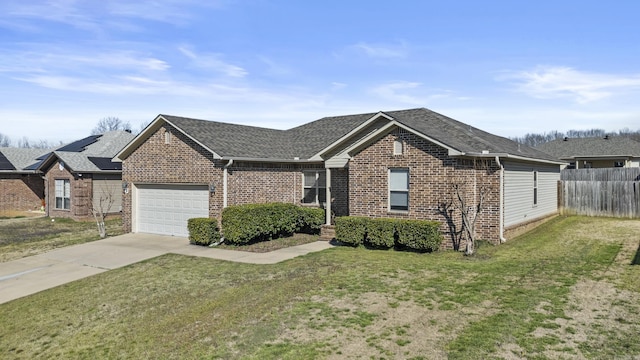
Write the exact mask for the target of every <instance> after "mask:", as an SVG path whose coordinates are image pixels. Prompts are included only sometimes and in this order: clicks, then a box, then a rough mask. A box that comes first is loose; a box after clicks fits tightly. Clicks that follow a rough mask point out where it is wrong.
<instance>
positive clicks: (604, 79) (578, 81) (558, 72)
mask: <svg viewBox="0 0 640 360" xmlns="http://www.w3.org/2000/svg"><path fill="white" fill-rule="evenodd" d="M501 79H503V80H515V81H516V83H517V85H518V90H519V91H521V92H524V93H525V94H528V95H529V96H532V97H535V98H541V99H552V98H570V99H573V101H575V102H577V103H580V104H585V103H591V102H596V101H598V100H602V99H605V98H609V97H612V96H616V95H619V94H624V93H627V92H629V91H634V90H638V89H640V75H637V74H635V75H618V74H606V73H592V72H583V71H578V70H576V69H573V68H571V67H560V66H555V67H554V66H550V67H543V66H540V67H537V68H536V69H533V70H529V71H521V72H518V73H512V74H508V75H507V76H505V77H502V78H501Z"/></svg>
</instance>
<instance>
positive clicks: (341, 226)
mask: <svg viewBox="0 0 640 360" xmlns="http://www.w3.org/2000/svg"><path fill="white" fill-rule="evenodd" d="M335 223H336V240H338V241H340V242H342V243H344V244H348V245H352V246H358V245H363V244H364V245H367V246H370V247H374V248H382V249H389V248H392V247H396V248H398V249H402V248H407V249H411V250H415V251H436V250H438V249H439V248H440V245H441V244H442V241H443V240H444V238H443V237H442V234H441V233H440V223H439V222H437V221H427V220H402V219H372V218H365V217H356V216H343V217H338V218H336V220H335Z"/></svg>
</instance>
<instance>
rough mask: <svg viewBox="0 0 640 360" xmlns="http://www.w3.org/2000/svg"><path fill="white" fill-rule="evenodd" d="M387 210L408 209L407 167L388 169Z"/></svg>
mask: <svg viewBox="0 0 640 360" xmlns="http://www.w3.org/2000/svg"><path fill="white" fill-rule="evenodd" d="M389 210H391V211H408V210H409V169H389Z"/></svg>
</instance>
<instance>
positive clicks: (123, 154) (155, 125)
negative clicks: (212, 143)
mask: <svg viewBox="0 0 640 360" xmlns="http://www.w3.org/2000/svg"><path fill="white" fill-rule="evenodd" d="M164 124H169V125H171V126H172V127H173V128H174V129H176V130H178V131H179V132H180V133H182V134H183V135H184V136H186V137H188V138H189V139H191V140H193V142H195V143H196V144H198V145H200V146H202V147H203V148H204V149H205V150H207V151H209V152H210V153H211V154H213V158H214V159H222V156H220V155H219V154H218V153H216V152H215V151H213V150H211V149H210V148H209V147H207V146H206V145H204V144H203V143H201V142H200V141H198V140H197V139H195V138H194V137H193V136H191V135H189V134H188V133H186V132H185V131H184V130H182V129H181V128H180V127H178V126H176V125H175V124H174V123H172V122H171V121H169V120H167V119H166V118H165V117H164V116H162V115H158V116H157V117H156V118H155V119H154V120H153V121H152V122H151V124H149V125H148V126H147V127H146V128H145V129H144V130H143V131H142V132H141V133H140V134H138V136H136V137H135V138H133V140H131V141H130V142H129V143H128V144H127V145H126V146H125V147H124V148H123V149H122V150H120V152H119V153H118V154H116V156H114V157H113V159H112V161H114V162H122V160H124V159H126V158H127V157H128V156H129V155H131V153H132V152H133V150H135V149H137V148H138V147H139V146H140V145H142V144H143V143H144V142H145V141H147V139H148V138H149V137H151V135H152V134H153V133H154V132H156V131H157V130H158V129H160V128H161V127H162V125H164Z"/></svg>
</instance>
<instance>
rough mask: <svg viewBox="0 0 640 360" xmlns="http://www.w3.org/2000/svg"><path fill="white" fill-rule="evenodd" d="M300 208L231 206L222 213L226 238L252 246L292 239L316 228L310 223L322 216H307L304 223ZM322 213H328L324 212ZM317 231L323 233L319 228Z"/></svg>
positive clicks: (229, 240)
mask: <svg viewBox="0 0 640 360" xmlns="http://www.w3.org/2000/svg"><path fill="white" fill-rule="evenodd" d="M300 209H301V208H300V207H299V206H297V205H295V204H285V203H269V204H249V205H239V206H229V207H227V208H225V209H224V210H223V211H222V229H223V232H224V238H225V240H226V241H228V242H229V243H232V244H249V243H254V242H258V241H268V240H271V239H275V238H278V237H282V236H290V235H292V234H293V233H294V232H296V231H299V230H300V229H304V228H307V227H309V228H310V229H312V228H315V227H316V225H315V222H314V223H308V222H306V221H307V218H308V219H309V220H313V219H315V217H318V216H317V213H314V215H313V216H312V215H305V221H303V220H301V217H302V215H301V210H300ZM316 210H317V209H316ZM321 211H322V213H323V214H324V211H323V210H321ZM305 214H306V213H305ZM309 214H312V213H311V212H309ZM320 217H322V216H320ZM314 221H315V220H314ZM320 225H322V223H320ZM317 228H318V231H319V229H320V228H319V226H317Z"/></svg>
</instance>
